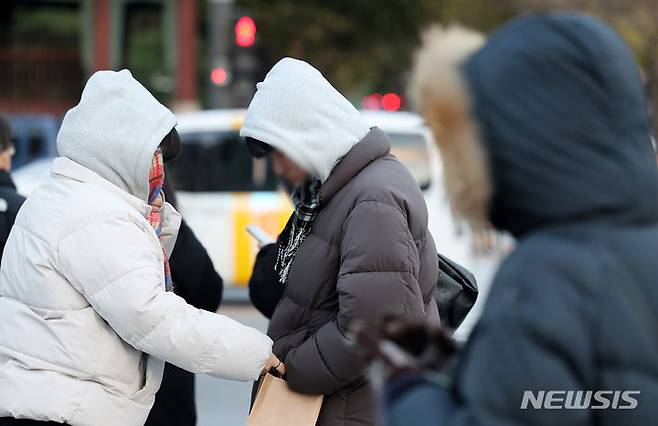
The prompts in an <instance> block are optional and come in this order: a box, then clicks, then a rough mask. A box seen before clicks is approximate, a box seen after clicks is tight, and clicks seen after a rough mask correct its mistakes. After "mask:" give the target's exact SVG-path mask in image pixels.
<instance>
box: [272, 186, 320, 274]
mask: <svg viewBox="0 0 658 426" xmlns="http://www.w3.org/2000/svg"><path fill="white" fill-rule="evenodd" d="M321 185H322V182H321V181H320V179H317V178H314V179H311V180H309V181H308V182H307V183H306V184H304V185H300V186H298V187H297V188H296V189H295V191H294V192H293V193H292V202H293V204H294V205H295V212H294V213H293V217H292V220H291V223H290V224H289V227H288V229H287V232H284V234H283V235H282V236H281V239H280V240H279V251H278V252H277V256H276V264H275V265H274V269H275V271H277V273H278V274H279V282H280V283H281V284H285V283H286V282H287V281H288V273H289V272H290V267H291V266H292V262H293V261H294V260H295V256H296V255H297V251H298V250H299V248H300V247H301V245H302V243H303V242H304V240H305V239H306V236H307V235H308V234H309V233H310V232H311V225H312V224H313V220H315V217H316V216H317V214H318V211H319V210H320V192H319V190H320V186H321Z"/></svg>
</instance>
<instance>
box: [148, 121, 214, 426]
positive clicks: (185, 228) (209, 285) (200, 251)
mask: <svg viewBox="0 0 658 426" xmlns="http://www.w3.org/2000/svg"><path fill="white" fill-rule="evenodd" d="M170 137H172V138H174V140H175V143H173V144H171V143H170V144H168V146H175V147H176V148H173V149H170V150H168V152H163V153H162V154H163V155H162V156H163V161H164V162H165V179H164V184H163V186H162V190H163V192H164V196H165V199H166V200H167V202H168V203H169V204H171V205H172V206H173V207H174V208H177V207H178V206H177V204H178V203H177V199H176V191H175V188H174V185H173V184H172V182H171V179H170V178H169V177H168V174H167V170H166V164H167V163H168V162H169V161H171V160H174V159H175V157H177V156H178V154H179V152H180V139H179V137H178V132H176V131H175V130H174V131H172V132H171V133H170ZM169 265H170V267H171V278H172V281H173V283H174V292H175V293H176V294H177V295H179V296H181V297H182V298H183V299H185V301H186V302H187V303H188V304H190V305H192V306H194V307H195V308H198V309H204V310H206V311H209V312H215V311H217V309H218V308H219V304H220V302H221V300H222V293H223V289H224V281H223V280H222V277H221V276H220V275H219V274H218V273H217V271H216V270H215V267H214V265H213V263H212V260H211V259H210V256H209V255H208V252H207V251H206V249H205V248H204V247H203V245H201V242H200V241H199V240H198V239H197V237H196V235H194V232H193V231H192V229H191V228H190V227H189V225H188V224H187V222H185V219H182V221H181V225H180V229H179V230H178V236H177V238H176V244H175V245H174V249H173V250H172V252H171V256H170V257H169ZM196 419H197V413H196V402H195V376H194V374H193V373H190V372H189V371H186V370H184V369H182V368H180V367H176V366H175V365H173V364H170V363H168V362H167V363H165V366H164V373H163V375H162V384H161V385H160V389H159V390H158V393H156V394H155V402H154V404H153V408H152V409H151V412H150V413H149V416H148V419H147V420H146V426H168V425H171V426H194V425H195V424H196Z"/></svg>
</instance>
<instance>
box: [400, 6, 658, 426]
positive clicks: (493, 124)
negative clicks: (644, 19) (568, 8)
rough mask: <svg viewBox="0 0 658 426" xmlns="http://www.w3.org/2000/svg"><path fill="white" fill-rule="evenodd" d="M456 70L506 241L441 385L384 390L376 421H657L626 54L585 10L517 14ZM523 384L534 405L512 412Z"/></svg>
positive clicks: (653, 236) (657, 353) (655, 210)
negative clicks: (449, 379) (509, 242)
mask: <svg viewBox="0 0 658 426" xmlns="http://www.w3.org/2000/svg"><path fill="white" fill-rule="evenodd" d="M461 75H462V77H463V79H464V81H465V83H466V86H467V88H468V92H469V95H470V99H471V103H470V105H472V111H471V113H472V115H473V116H474V117H475V120H476V122H477V123H478V127H479V130H480V134H481V136H482V145H483V148H484V151H485V152H486V154H487V158H488V164H487V165H488V168H489V175H490V177H491V180H492V188H493V194H492V197H491V202H490V210H489V214H488V216H489V218H490V219H491V221H492V222H493V223H494V224H495V225H496V226H497V227H498V228H500V229H505V230H508V231H510V232H511V233H512V234H514V235H515V236H516V237H517V247H516V249H515V250H514V252H513V253H511V255H510V256H509V257H508V258H507V259H506V260H505V261H504V262H503V264H502V266H501V267H500V269H499V271H498V273H497V275H496V277H495V280H494V283H493V285H492V289H491V291H490V296H489V298H488V300H487V303H486V306H485V309H484V312H483V315H482V317H481V319H480V321H479V323H478V324H477V326H476V327H475V329H474V331H473V333H472V335H471V336H470V339H469V341H468V342H467V344H466V346H465V348H464V349H463V351H462V353H461V357H460V360H459V364H458V367H457V370H456V374H455V376H454V378H453V379H454V383H453V385H452V387H451V388H447V387H442V386H441V385H439V384H435V383H433V382H431V381H430V380H427V379H424V378H421V377H418V376H417V377H407V378H404V379H402V380H401V381H398V382H397V383H393V384H391V385H389V389H388V390H389V396H391V397H392V399H391V400H389V403H390V404H389V406H388V412H387V414H388V420H389V424H390V425H395V426H397V425H404V426H413V425H446V426H447V425H450V426H457V425H460V426H462V425H501V426H502V425H505V426H510V425H547V426H549V425H550V426H554V425H559V426H580V425H606V426H621V425H625V426H627V425H637V426H646V425H652V424H656V423H657V420H656V419H657V418H658V417H657V415H656V414H657V413H658V259H657V258H656V253H658V179H657V177H658V174H657V171H656V156H655V153H654V151H653V148H652V144H651V139H650V126H649V117H648V112H647V104H646V99H645V94H644V88H643V85H642V82H641V80H640V77H639V73H638V70H637V66H636V64H635V62H634V60H633V57H632V55H631V54H630V52H629V51H628V49H627V48H626V47H625V46H624V44H623V43H622V42H621V40H620V39H619V37H618V36H617V35H616V34H615V33H614V32H613V31H612V30H610V29H609V28H607V27H606V26H605V25H603V24H601V23H600V22H598V21H596V20H595V19H593V18H590V17H585V16H582V15H575V14H551V15H538V16H529V17H524V18H520V19H517V20H515V21H513V22H511V23H510V24H508V25H506V26H505V27H503V28H502V29H500V30H499V31H497V32H496V33H494V34H493V35H492V36H491V37H490V39H489V40H488V42H487V43H486V45H485V46H484V47H483V48H481V49H480V50H478V51H477V52H476V53H474V54H473V55H472V56H470V57H469V58H468V59H467V60H466V61H465V62H464V63H463V65H462V67H461ZM401 389H403V391H401ZM525 391H532V392H533V396H534V398H535V399H534V400H533V401H534V404H536V405H538V406H541V407H542V408H535V405H533V403H531V401H529V400H528V401H526V404H525V406H526V409H522V408H521V407H522V405H523V398H524V392H525ZM540 391H544V394H543V397H548V396H549V394H548V392H549V391H557V392H554V393H551V394H550V396H551V398H555V399H554V400H552V402H549V403H548V406H564V405H565V402H567V400H569V401H570V402H571V404H573V403H574V402H578V401H577V400H576V399H575V398H577V397H578V396H579V394H577V393H572V394H568V393H567V392H568V391H583V393H582V394H580V395H581V396H580V398H581V399H580V402H581V403H582V402H583V401H584V400H585V398H587V395H588V393H587V392H586V391H593V392H595V391H604V392H605V393H599V394H598V397H595V396H594V394H593V393H590V394H589V395H590V398H591V400H590V404H586V405H587V406H589V407H591V406H598V407H601V406H606V403H605V402H602V401H599V400H600V399H603V400H606V401H607V402H608V408H605V409H595V408H586V409H547V408H545V407H546V400H545V399H543V400H542V401H541V402H537V398H538V397H539V392H540ZM614 391H620V392H619V393H615V392H614ZM624 391H632V392H634V393H631V394H625V395H623V394H622V393H623V392H624ZM527 397H528V394H527V393H526V398H527ZM569 398H570V399H569ZM629 399H634V400H635V401H636V404H633V403H632V402H631V401H629ZM567 405H568V402H567ZM633 405H637V406H636V407H635V408H633V409H623V408H620V407H627V408H628V407H633ZM615 407H616V408H615Z"/></svg>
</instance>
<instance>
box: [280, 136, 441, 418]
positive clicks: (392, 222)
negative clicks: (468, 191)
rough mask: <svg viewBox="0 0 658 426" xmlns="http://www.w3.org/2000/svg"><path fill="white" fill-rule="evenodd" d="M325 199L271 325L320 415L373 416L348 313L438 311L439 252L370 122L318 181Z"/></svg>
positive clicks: (409, 180)
mask: <svg viewBox="0 0 658 426" xmlns="http://www.w3.org/2000/svg"><path fill="white" fill-rule="evenodd" d="M320 194H321V205H322V208H321V210H320V212H319V214H318V216H317V217H316V219H315V221H314V223H313V227H312V231H311V233H310V234H309V235H308V236H307V238H306V240H305V241H304V243H303V245H302V246H301V247H300V249H299V252H298V253H297V256H296V258H295V260H294V263H293V265H292V268H291V271H290V274H289V276H288V283H287V285H286V289H285V292H284V295H283V298H282V299H281V301H280V303H279V305H278V306H277V308H276V310H275V312H274V314H273V316H272V320H271V322H270V327H269V330H268V334H269V335H270V337H272V339H273V340H274V353H275V354H276V355H277V356H279V358H280V359H282V360H284V362H285V365H286V369H287V379H288V383H289V385H290V388H291V389H293V390H296V391H299V392H304V393H311V394H325V395H327V396H326V397H325V400H324V405H323V407H322V411H321V413H320V419H319V420H318V423H317V424H318V425H320V426H334V425H335V426H338V425H345V426H347V425H366V424H375V423H376V421H375V413H374V411H375V410H374V401H373V399H372V395H371V392H370V389H369V386H368V383H367V381H366V379H365V378H364V371H363V367H364V364H363V363H362V362H361V361H360V360H359V359H358V357H357V356H355V355H354V353H353V352H352V350H351V349H350V348H349V345H348V344H347V337H346V336H345V333H346V330H347V327H348V324H349V322H350V320H352V319H354V318H363V319H366V320H368V321H371V322H373V323H375V322H378V321H380V320H381V319H382V318H383V317H384V316H387V315H389V314H394V315H403V316H407V317H416V318H428V319H430V320H433V321H437V322H438V320H439V315H438V310H437V305H436V302H435V301H434V291H435V287H436V283H437V280H438V273H439V272H438V260H437V253H436V247H435V246H434V240H433V239H432V236H431V235H430V232H429V230H428V229H427V208H426V206H425V200H424V199H423V195H422V193H421V192H420V189H419V187H418V184H417V183H416V181H415V180H414V178H413V177H412V176H411V175H410V174H409V172H408V171H407V169H406V168H405V167H404V166H403V165H402V164H401V163H400V162H399V161H398V160H397V159H396V158H395V157H394V156H393V155H391V154H390V142H389V139H388V137H387V136H386V134H384V132H382V131H381V130H379V129H378V128H373V129H372V130H371V131H370V132H369V133H368V134H367V135H366V136H365V137H364V138H363V139H362V140H361V141H360V142H358V143H357V144H356V145H354V147H353V148H352V149H351V150H350V151H349V152H348V154H347V155H346V156H345V157H344V158H343V159H342V160H341V161H340V163H338V164H337V165H336V167H335V168H334V169H333V171H332V172H331V174H330V176H329V178H328V179H327V180H326V181H325V183H324V184H323V185H322V188H321V189H320Z"/></svg>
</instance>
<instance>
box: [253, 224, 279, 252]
mask: <svg viewBox="0 0 658 426" xmlns="http://www.w3.org/2000/svg"><path fill="white" fill-rule="evenodd" d="M245 229H246V230H247V232H248V233H249V235H251V236H252V237H254V239H256V242H257V243H258V247H263V246H266V245H268V244H272V243H275V242H276V240H275V239H274V238H273V237H272V236H271V235H270V234H268V233H267V232H265V230H264V229H263V228H261V227H260V226H258V225H253V224H252V225H247V227H246V228H245Z"/></svg>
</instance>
